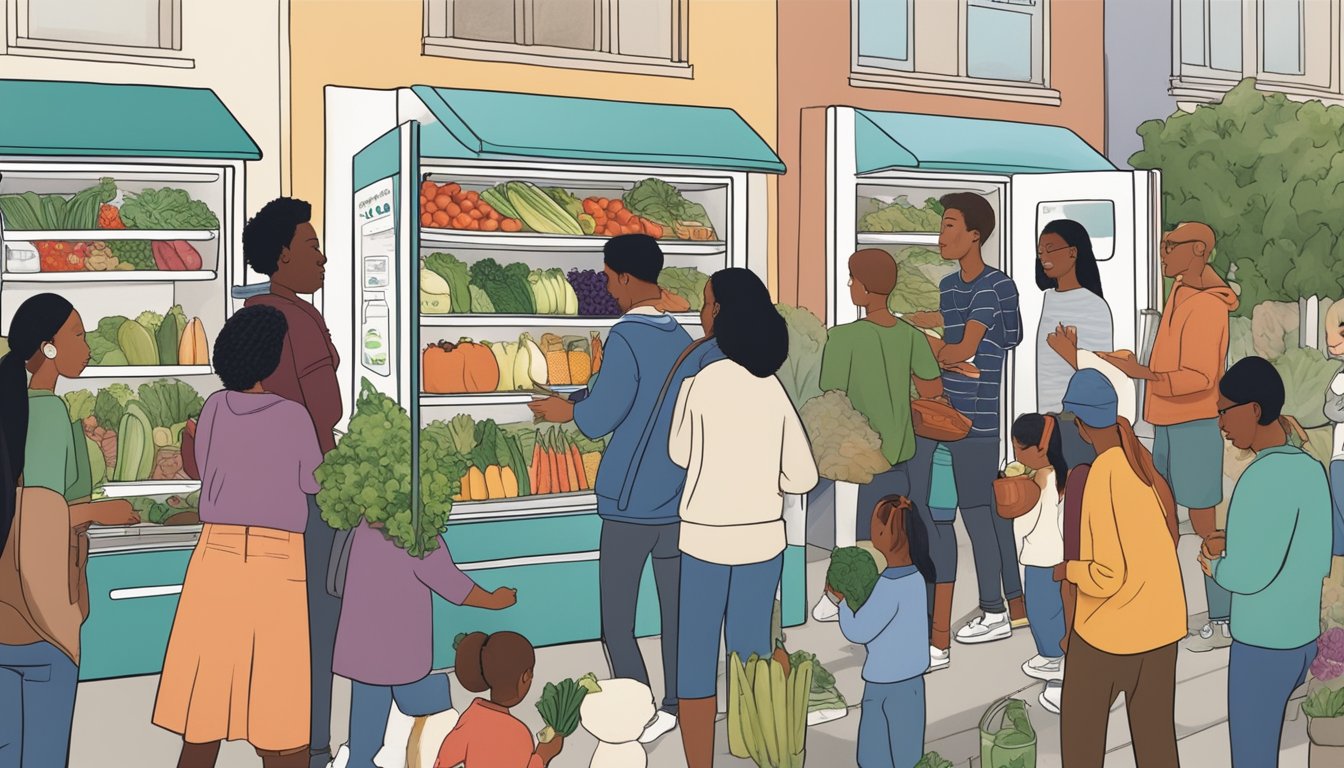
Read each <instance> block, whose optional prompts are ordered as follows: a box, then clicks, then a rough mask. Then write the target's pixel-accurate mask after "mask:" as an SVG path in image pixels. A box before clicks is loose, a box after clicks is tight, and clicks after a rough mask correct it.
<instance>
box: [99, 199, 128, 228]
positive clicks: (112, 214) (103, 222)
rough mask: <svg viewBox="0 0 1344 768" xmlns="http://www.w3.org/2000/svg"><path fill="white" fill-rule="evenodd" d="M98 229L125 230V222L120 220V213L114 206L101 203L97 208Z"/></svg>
mask: <svg viewBox="0 0 1344 768" xmlns="http://www.w3.org/2000/svg"><path fill="white" fill-rule="evenodd" d="M98 228H99V229H125V228H126V222H124V221H122V220H121V211H120V209H118V208H117V206H115V205H109V204H107V203H103V204H102V205H101V206H99V208H98Z"/></svg>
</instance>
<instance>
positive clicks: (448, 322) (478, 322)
mask: <svg viewBox="0 0 1344 768" xmlns="http://www.w3.org/2000/svg"><path fill="white" fill-rule="evenodd" d="M673 317H675V318H676V319H677V322H679V323H681V324H682V325H687V326H692V327H699V325H700V315H698V314H693V313H689V312H683V313H677V314H674V315H673ZM617 320H620V318H619V317H574V316H571V315H420V326H421V327H423V328H545V327H553V328H591V329H594V330H596V329H600V328H610V327H611V326H613V325H615V324H616V321H617Z"/></svg>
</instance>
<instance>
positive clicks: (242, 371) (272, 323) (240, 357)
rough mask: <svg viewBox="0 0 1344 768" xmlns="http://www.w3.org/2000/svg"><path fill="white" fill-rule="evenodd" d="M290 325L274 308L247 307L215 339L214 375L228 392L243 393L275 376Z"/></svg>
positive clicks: (231, 318) (225, 325) (232, 318)
mask: <svg viewBox="0 0 1344 768" xmlns="http://www.w3.org/2000/svg"><path fill="white" fill-rule="evenodd" d="M288 331H289V322H288V321H287V320H285V316H284V314H283V313H282V312H280V310H278V309H275V308H274V307H265V306H256V307H244V308H243V309H240V310H238V311H237V312H235V313H234V315H233V317H230V318H229V320H228V322H226V323H224V327H223V328H222V329H220V332H219V336H218V337H217V338H216V339H215V354H214V363H215V373H216V374H218V375H219V379H220V381H222V382H224V388H225V389H231V390H233V391H235V392H242V391H245V390H248V389H251V388H252V387H255V386H256V385H257V383H258V382H260V381H263V380H265V379H266V377H268V376H270V375H271V374H273V373H275V369H276V368H278V367H279V366H280V353H281V352H282V351H283V350H284V348H285V334H286V333H287V332H288Z"/></svg>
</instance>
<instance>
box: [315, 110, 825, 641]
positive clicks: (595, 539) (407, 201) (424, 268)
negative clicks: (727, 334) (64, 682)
mask: <svg viewBox="0 0 1344 768" xmlns="http://www.w3.org/2000/svg"><path fill="white" fill-rule="evenodd" d="M329 109H330V107H329ZM370 112H371V110H370V109H367V108H364V109H361V110H360V113H361V114H360V115H359V119H361V120H365V121H368V120H370V119H373V120H381V121H383V125H385V127H386V128H387V132H386V133H385V134H383V135H382V136H381V138H378V139H377V140H376V141H373V143H371V144H369V145H368V146H367V147H365V148H364V149H363V150H362V151H360V152H358V153H357V154H356V156H355V157H354V162H353V190H352V191H353V194H354V198H353V207H352V209H351V210H352V213H353V233H352V234H353V238H354V243H353V256H354V258H353V262H354V264H353V267H354V270H355V274H354V275H353V276H352V280H353V286H354V295H353V296H352V309H353V315H352V324H353V328H352V338H353V340H354V345H353V346H354V348H353V349H351V350H350V354H349V356H348V358H347V359H348V360H349V363H348V366H349V373H348V374H346V376H347V378H348V387H349V390H348V392H349V395H350V397H351V398H352V399H353V398H355V397H357V396H358V392H359V391H360V388H361V387H363V386H365V384H364V382H365V381H367V382H369V386H372V387H374V388H376V389H377V390H378V391H381V392H383V393H385V394H387V395H389V396H391V397H393V398H395V399H396V400H397V402H398V403H400V404H401V405H402V406H403V407H405V408H406V410H407V411H408V412H409V413H410V415H411V424H412V426H413V428H414V429H413V433H414V434H413V435H411V436H409V439H410V440H411V441H412V446H413V451H412V456H413V458H412V466H413V468H414V469H413V472H415V473H417V474H418V473H419V472H422V471H429V469H431V468H428V467H425V466H422V465H421V462H422V461H423V460H424V459H423V455H424V454H423V452H422V451H421V449H420V446H421V445H422V443H423V441H424V440H425V439H431V438H427V437H426V435H428V434H430V433H432V432H435V431H438V433H439V434H440V435H448V434H456V435H459V436H461V435H463V434H465V440H466V443H467V444H459V447H460V449H461V450H463V451H468V449H471V447H472V445H476V444H479V443H480V442H481V441H483V440H487V439H494V438H497V439H498V441H499V443H500V444H501V445H504V446H506V447H507V450H502V451H501V455H502V458H500V459H498V460H490V461H487V462H483V463H486V464H488V466H487V467H485V470H484V473H483V474H484V481H485V482H484V484H483V485H482V482H481V481H482V478H481V476H480V475H478V474H476V472H477V470H475V469H473V470H471V471H470V472H469V473H468V474H469V475H471V477H469V478H466V480H465V482H464V490H463V493H462V494H461V496H460V497H459V499H458V500H457V501H456V503H455V504H454V505H453V509H452V512H451V516H450V518H449V521H448V524H447V527H446V531H445V533H444V537H445V539H446V541H447V544H448V546H449V548H450V550H451V552H452V554H453V558H454V560H455V561H456V562H457V563H458V564H459V565H460V566H461V567H462V568H463V570H465V571H467V572H468V573H469V574H470V575H471V576H472V577H473V578H474V579H475V580H476V581H477V582H478V583H480V584H481V586H482V587H483V588H485V589H487V590H489V589H494V588H496V587H499V586H512V587H516V588H517V589H518V604H517V606H515V607H513V608H511V609H509V610H507V611H502V612H498V613H494V612H484V611H478V610H472V609H461V608H458V607H455V606H451V605H449V604H447V603H446V602H443V601H441V600H437V599H436V602H435V626H436V636H438V637H440V638H445V639H446V638H451V637H452V636H453V634H454V633H456V632H460V631H471V630H481V631H487V632H489V631H500V630H513V631H517V632H520V633H522V634H524V635H525V636H527V637H528V638H529V639H530V640H531V641H532V642H533V643H535V644H537V645H555V644H561V643H570V642H578V641H587V640H594V639H597V638H598V637H599V636H600V632H601V627H600V621H599V602H598V563H597V560H598V544H599V535H600V530H601V521H600V520H599V519H598V517H597V514H596V498H595V496H594V494H593V492H592V490H591V489H592V487H593V483H594V481H595V474H596V473H597V472H600V471H601V469H600V453H601V451H602V449H603V448H604V441H602V440H589V439H587V438H585V437H584V436H583V435H581V434H579V433H578V432H577V430H575V429H574V428H573V426H572V425H568V426H566V427H564V428H562V429H552V426H553V425H547V424H534V423H533V419H532V414H531V411H530V410H529V409H528V403H529V402H531V401H532V399H533V397H534V396H535V395H534V394H533V393H535V392H537V391H541V390H542V388H545V389H549V390H553V391H556V392H559V393H560V394H562V395H566V396H568V395H570V394H571V393H573V392H575V391H579V390H582V389H584V386H585V384H586V383H588V382H589V381H590V377H591V376H592V375H594V374H592V373H591V371H592V369H593V368H596V367H599V366H600V353H599V352H598V347H600V346H601V345H602V343H603V342H605V341H606V336H607V332H608V331H609V330H610V329H611V327H612V326H613V325H614V324H615V322H616V319H617V314H618V311H617V310H616V309H615V307H614V303H612V302H611V300H610V297H609V296H606V295H605V293H604V290H603V289H602V287H601V283H600V281H599V278H598V276H599V275H600V274H601V271H602V268H603V262H602V246H603V244H604V243H605V242H606V240H607V239H608V238H609V237H610V236H612V235H614V234H624V233H633V232H642V233H645V234H651V235H653V236H656V237H659V244H660V247H661V249H662V251H663V253H664V255H665V266H666V268H665V270H664V273H663V278H662V280H660V282H661V283H662V284H663V286H664V288H665V292H664V300H665V302H666V303H665V305H664V308H665V309H667V310H669V311H672V312H673V313H674V314H676V317H677V319H678V321H680V322H681V323H682V324H683V325H684V326H685V327H686V330H687V331H688V332H689V333H690V335H691V337H692V338H698V337H699V336H700V335H701V334H702V329H701V328H700V327H699V322H700V321H699V317H698V314H697V313H698V310H699V308H700V305H701V303H702V302H701V300H700V298H701V292H702V291H703V285H704V282H705V280H706V279H707V277H708V276H709V275H710V274H711V273H713V272H714V271H716V270H719V269H723V268H725V267H729V266H736V267H747V268H749V269H752V270H754V271H756V272H757V273H758V274H759V275H760V276H761V278H762V280H763V281H764V280H765V279H766V269H767V265H766V253H765V243H766V231H765V227H766V226H767V221H766V219H765V216H764V215H763V211H762V209H763V208H764V205H763V204H762V203H763V200H764V187H765V183H766V179H765V176H764V174H768V173H779V172H781V171H782V170H783V166H782V164H781V163H780V162H779V160H778V158H777V157H776V156H775V155H774V153H773V152H772V151H771V150H770V149H769V147H768V146H767V145H766V144H765V143H764V142H763V141H762V140H761V139H760V137H759V136H757V135H756V133H755V132H754V131H752V129H751V128H750V127H749V126H748V125H747V124H746V123H745V122H743V120H742V119H741V118H740V117H739V116H738V115H737V114H736V113H735V112H733V111H732V110H728V109H710V108H700V107H685V106H670V105H655V104H633V103H624V102H614V101H597V100H589V99H577V98H560V97H551V96H537V95H529V94H517V93H497V92H488V91H471V90H456V89H446V88H432V87H427V86H416V87H413V88H408V89H401V90H400V91H399V92H398V94H397V98H396V106H395V108H391V107H390V106H389V108H388V109H387V110H385V112H384V113H382V114H377V115H374V116H373V117H371V116H370ZM353 117H354V116H353V115H352V119H353ZM329 119H332V118H331V117H330V115H329ZM749 211H753V212H760V213H757V214H756V215H752V216H749V215H748V212H749ZM473 217H474V218H473ZM492 262H493V263H492ZM529 281H530V286H531V288H530V291H529V289H528V286H529ZM502 283H508V286H506V287H505V289H503V291H502V292H501V289H500V285H501V284H502ZM520 286H521V287H520ZM509 287H512V288H514V289H517V290H516V291H515V292H514V293H513V294H510V293H509ZM518 291H521V292H522V293H529V294H530V298H531V301H530V303H529V301H527V300H523V301H522V303H521V304H520V303H518V301H519V300H518V293H517V292H518ZM501 297H502V298H501ZM492 298H493V300H492ZM496 305H498V306H496ZM464 340H469V341H464ZM443 342H446V343H448V344H451V345H458V346H454V347H452V348H449V347H447V346H442V345H441V343H443ZM431 345H434V348H433V349H430V347H431ZM484 345H489V346H488V347H487V346H484ZM520 350H521V351H520ZM519 355H523V356H525V357H527V359H528V360H529V362H528V363H527V364H520V363H518V356H519ZM538 357H539V359H538ZM543 369H544V373H543ZM464 371H465V375H464V373H463V372H464ZM496 372H499V375H498V376H497V374H496ZM595 375H598V376H600V375H601V373H600V370H599V372H598V373H596V374H595ZM496 382H497V383H496ZM492 384H493V386H492ZM483 390H491V391H483ZM450 424H451V425H452V426H451V428H450V427H449V425H450ZM353 429H354V427H353V425H352V430H353ZM473 431H474V434H475V436H476V438H479V439H478V440H475V441H473V439H472V434H473ZM648 450H650V451H653V450H666V447H665V446H660V445H653V444H651V445H650V446H649V449H648ZM468 452H469V451H468ZM557 456H558V457H559V458H558V461H559V463H558V464H557V463H556V457H557ZM500 473H502V475H501V474H500ZM510 475H511V477H510ZM413 476H414V475H413ZM501 476H502V477H503V478H504V479H503V482H502V483H501V482H500V480H499V477H501ZM412 487H413V488H414V489H415V493H416V494H417V495H418V494H419V493H420V489H419V486H418V484H417V483H414V482H413V483H412ZM413 503H418V500H415V501H413ZM789 509H790V514H789V526H788V527H789V531H790V535H789V545H790V546H789V549H788V552H787V555H786V565H785V575H784V584H783V588H782V604H783V606H784V610H783V613H784V620H785V621H784V623H785V624H789V623H794V624H796V623H801V621H802V620H803V618H804V611H803V591H804V589H803V586H802V580H803V566H804V558H803V552H802V545H803V532H802V505H801V503H800V502H799V501H798V500H797V499H793V500H791V501H790V503H789ZM658 616H659V612H658V601H657V595H656V591H655V588H654V581H653V577H652V571H651V566H646V569H645V573H644V577H643V582H642V587H641V592H640V597H639V606H638V619H637V633H638V634H639V635H641V636H646V635H651V634H656V633H657V632H658V631H659V629H658V624H659V619H658ZM451 659H452V650H451V647H450V644H449V643H448V642H446V640H445V642H438V643H436V644H435V664H436V665H439V666H442V665H447V664H449V663H450V662H451Z"/></svg>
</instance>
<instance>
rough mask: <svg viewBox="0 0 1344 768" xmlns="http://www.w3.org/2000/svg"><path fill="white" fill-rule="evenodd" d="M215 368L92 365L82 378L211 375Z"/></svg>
mask: <svg viewBox="0 0 1344 768" xmlns="http://www.w3.org/2000/svg"><path fill="white" fill-rule="evenodd" d="M212 373H214V369H213V368H211V367H210V366H208V365H91V366H89V367H88V368H85V369H84V372H83V373H81V374H80V376H79V377H80V378H81V379H160V378H167V379H180V378H184V377H187V376H209V375H210V374H212Z"/></svg>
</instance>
